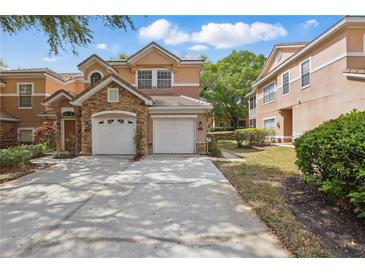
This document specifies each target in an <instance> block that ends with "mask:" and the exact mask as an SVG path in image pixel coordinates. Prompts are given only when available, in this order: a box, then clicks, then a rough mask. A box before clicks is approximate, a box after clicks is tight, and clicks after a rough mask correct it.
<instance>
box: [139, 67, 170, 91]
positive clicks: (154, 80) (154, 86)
mask: <svg viewBox="0 0 365 274" xmlns="http://www.w3.org/2000/svg"><path fill="white" fill-rule="evenodd" d="M142 70H151V71H152V89H161V90H170V89H172V87H173V86H174V85H175V83H174V82H175V80H174V71H173V70H172V69H169V68H142V69H137V70H136V74H135V76H134V86H136V87H137V88H138V71H142ZM158 70H167V71H171V88H157V71H158ZM146 90H148V89H146Z"/></svg>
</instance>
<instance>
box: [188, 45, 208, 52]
mask: <svg viewBox="0 0 365 274" xmlns="http://www.w3.org/2000/svg"><path fill="white" fill-rule="evenodd" d="M208 49H209V48H208V47H207V46H206V45H199V44H197V45H194V46H191V47H190V48H189V50H192V51H204V50H208Z"/></svg>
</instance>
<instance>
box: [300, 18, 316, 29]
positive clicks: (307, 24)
mask: <svg viewBox="0 0 365 274" xmlns="http://www.w3.org/2000/svg"><path fill="white" fill-rule="evenodd" d="M318 26H319V22H318V21H317V20H316V19H309V20H307V21H305V22H304V24H303V28H305V29H307V28H310V27H314V28H315V27H318Z"/></svg>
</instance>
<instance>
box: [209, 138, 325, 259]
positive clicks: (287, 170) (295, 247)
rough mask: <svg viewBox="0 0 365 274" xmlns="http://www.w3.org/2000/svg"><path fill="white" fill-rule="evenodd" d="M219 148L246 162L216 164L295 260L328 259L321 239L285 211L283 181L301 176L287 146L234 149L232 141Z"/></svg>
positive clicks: (291, 152) (292, 154) (222, 142)
mask: <svg viewBox="0 0 365 274" xmlns="http://www.w3.org/2000/svg"><path fill="white" fill-rule="evenodd" d="M219 146H220V147H221V148H224V149H226V150H227V151H228V152H230V153H233V154H235V155H237V156H239V157H241V158H245V159H247V161H246V162H243V163H242V162H217V163H216V165H217V166H218V168H219V169H220V170H221V171H222V172H223V174H224V175H225V176H226V177H227V178H228V180H229V181H230V182H231V183H232V185H233V186H235V187H236V189H237V190H238V192H239V193H240V194H241V196H242V197H243V198H244V200H245V201H246V202H247V203H248V204H249V205H250V206H251V207H252V208H253V210H254V211H255V212H256V214H257V215H258V216H259V217H260V218H261V219H262V220H263V221H264V222H265V223H266V224H267V225H268V226H269V227H270V228H271V229H272V231H273V232H274V234H276V235H277V236H278V238H279V239H280V240H281V242H282V243H283V244H284V245H285V246H286V247H287V249H288V250H289V251H291V252H292V253H293V255H294V256H297V257H330V256H331V254H330V252H329V251H327V250H326V249H325V248H324V247H323V245H322V244H321V242H320V240H319V239H318V238H317V237H316V236H315V235H313V234H312V233H311V232H309V231H308V230H306V229H305V227H304V226H303V225H302V224H301V223H299V222H298V221H297V220H296V219H295V217H294V216H293V215H292V213H291V212H290V210H289V209H288V208H287V205H286V202H285V196H284V186H283V182H284V181H285V180H286V179H287V178H288V177H290V176H300V174H299V171H298V169H297V167H296V165H295V151H294V149H293V148H290V147H276V146H267V147H253V148H240V149H238V148H235V142H234V141H219Z"/></svg>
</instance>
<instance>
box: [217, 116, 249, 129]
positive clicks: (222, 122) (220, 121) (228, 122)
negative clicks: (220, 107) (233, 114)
mask: <svg viewBox="0 0 365 274" xmlns="http://www.w3.org/2000/svg"><path fill="white" fill-rule="evenodd" d="M233 125H234V122H233V120H232V119H231V118H225V119H224V118H215V117H213V118H212V122H211V127H223V128H233ZM246 127H248V119H246V118H240V119H238V123H237V128H246Z"/></svg>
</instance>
